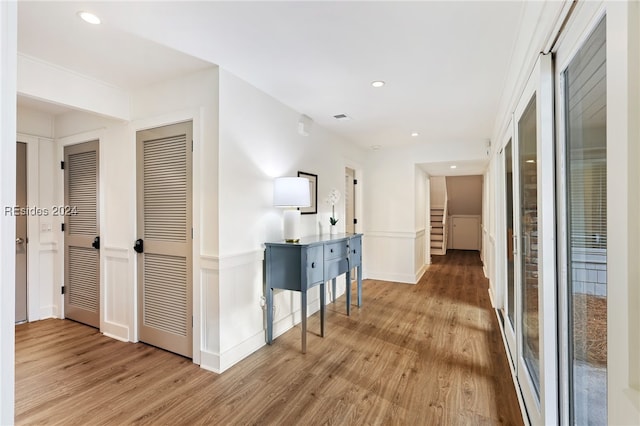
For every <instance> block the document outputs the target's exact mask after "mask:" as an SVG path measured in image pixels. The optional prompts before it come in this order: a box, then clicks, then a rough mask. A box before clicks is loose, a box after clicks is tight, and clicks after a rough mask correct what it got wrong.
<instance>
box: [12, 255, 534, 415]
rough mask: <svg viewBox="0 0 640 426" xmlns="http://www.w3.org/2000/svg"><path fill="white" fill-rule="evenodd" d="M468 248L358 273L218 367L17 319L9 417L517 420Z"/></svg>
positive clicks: (56, 324)
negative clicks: (355, 280) (401, 275)
mask: <svg viewBox="0 0 640 426" xmlns="http://www.w3.org/2000/svg"><path fill="white" fill-rule="evenodd" d="M487 287H488V282H487V280H486V279H485V278H484V276H483V272H482V266H481V262H480V259H479V255H478V252H476V251H457V250H450V251H449V252H448V254H447V255H446V256H435V257H434V263H433V264H432V265H431V266H430V268H429V270H428V271H427V273H425V275H424V276H423V278H422V280H421V281H420V282H419V283H418V284H417V285H415V286H412V285H404V284H397V283H389V282H383V281H375V280H366V281H365V282H364V284H363V306H362V308H361V309H357V308H355V309H353V310H352V315H351V317H347V316H346V314H345V307H344V297H342V298H340V299H338V301H337V302H336V303H335V304H331V305H329V306H328V307H327V328H326V330H327V332H326V337H325V338H320V337H319V336H318V334H319V315H318V314H317V313H316V314H314V315H313V316H312V317H311V318H310V321H309V330H310V331H309V336H308V347H307V354H306V355H303V354H301V353H300V328H299V326H297V327H294V328H293V329H292V330H289V331H288V332H287V333H285V334H284V335H282V336H280V337H278V338H277V339H276V340H275V341H274V344H273V346H265V347H263V348H261V349H260V350H258V351H257V352H255V353H254V354H253V355H251V356H249V357H248V358H246V359H245V360H243V361H242V362H240V363H238V364H237V365H235V366H234V367H232V368H231V369H230V370H228V371H226V372H225V373H224V374H222V375H217V374H214V373H211V372H208V371H205V370H203V369H200V368H199V367H198V366H197V365H194V364H192V363H191V361H190V360H188V359H185V358H182V357H180V356H177V355H173V354H171V353H168V352H165V351H163V350H159V349H156V348H154V347H151V346H147V345H144V344H131V343H123V342H120V341H117V340H113V339H110V338H107V337H105V336H102V335H101V334H100V333H98V332H97V331H96V330H95V329H93V328H89V327H86V326H83V325H80V324H77V323H74V322H71V321H60V320H54V319H50V320H44V321H38V322H34V323H29V324H23V325H18V326H16V424H88V423H92V424H131V423H148V424H345V425H348V424H407V425H409V424H429V425H430V424H437V425H452V424H456V425H461V424H514V425H519V424H522V420H521V417H520V410H519V407H518V402H517V398H516V393H515V390H514V387H513V382H512V379H511V374H510V371H509V367H508V364H507V359H506V355H505V351H504V348H503V344H502V340H501V336H500V331H499V328H498V323H497V319H496V316H495V313H494V311H493V310H492V308H491V306H490V301H489V296H488V291H487Z"/></svg>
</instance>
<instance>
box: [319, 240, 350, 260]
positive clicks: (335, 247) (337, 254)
mask: <svg viewBox="0 0 640 426" xmlns="http://www.w3.org/2000/svg"><path fill="white" fill-rule="evenodd" d="M348 245H349V243H348V242H347V241H338V242H335V243H331V244H325V246H324V260H331V259H338V258H341V257H347V252H348V248H347V247H348Z"/></svg>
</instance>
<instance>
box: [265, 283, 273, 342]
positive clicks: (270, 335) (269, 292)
mask: <svg viewBox="0 0 640 426" xmlns="http://www.w3.org/2000/svg"><path fill="white" fill-rule="evenodd" d="M266 292H267V305H266V309H267V344H268V345H270V344H271V342H273V289H272V288H270V287H269V286H267V288H266Z"/></svg>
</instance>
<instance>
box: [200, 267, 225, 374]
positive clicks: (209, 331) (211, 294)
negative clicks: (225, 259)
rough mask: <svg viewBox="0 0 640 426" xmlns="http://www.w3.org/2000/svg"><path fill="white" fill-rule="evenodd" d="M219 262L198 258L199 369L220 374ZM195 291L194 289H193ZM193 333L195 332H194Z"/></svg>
mask: <svg viewBox="0 0 640 426" xmlns="http://www.w3.org/2000/svg"><path fill="white" fill-rule="evenodd" d="M219 270H220V262H219V258H218V257H217V256H200V273H199V275H196V273H195V272H196V271H194V277H195V276H199V277H200V289H199V291H200V295H201V297H200V300H201V306H202V309H201V311H200V316H201V318H200V324H201V336H202V341H201V349H200V356H201V357H200V367H202V368H204V369H207V370H210V371H213V372H216V373H220V372H221V370H220V291H219V280H220V274H219ZM194 291H195V289H194ZM194 332H195V330H194Z"/></svg>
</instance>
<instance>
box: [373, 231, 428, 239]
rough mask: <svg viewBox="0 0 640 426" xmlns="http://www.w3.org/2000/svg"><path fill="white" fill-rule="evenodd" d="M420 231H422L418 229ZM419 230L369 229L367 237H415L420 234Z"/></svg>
mask: <svg viewBox="0 0 640 426" xmlns="http://www.w3.org/2000/svg"><path fill="white" fill-rule="evenodd" d="M418 232H420V231H418ZM418 232H415V231H414V232H407V231H404V232H402V231H401V232H392V231H367V232H366V233H365V234H364V236H365V237H374V238H402V239H414V238H416V237H417V236H418Z"/></svg>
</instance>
